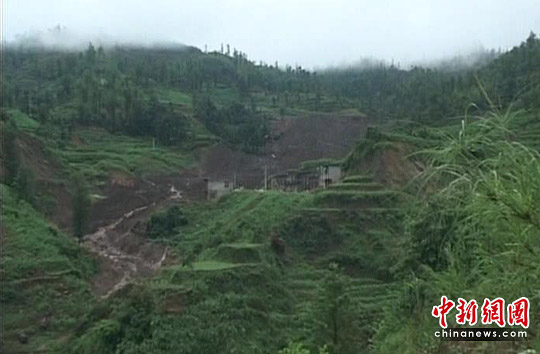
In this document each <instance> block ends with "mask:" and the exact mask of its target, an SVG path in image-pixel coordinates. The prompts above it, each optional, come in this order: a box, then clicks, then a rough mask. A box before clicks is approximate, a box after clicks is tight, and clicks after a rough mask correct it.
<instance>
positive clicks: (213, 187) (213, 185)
mask: <svg viewBox="0 0 540 354" xmlns="http://www.w3.org/2000/svg"><path fill="white" fill-rule="evenodd" d="M205 181H206V199H208V200H210V199H215V198H219V197H221V196H223V195H226V194H229V193H231V192H232V191H233V189H234V183H232V182H231V181H229V180H228V179H225V180H216V181H210V179H208V178H206V179H205Z"/></svg>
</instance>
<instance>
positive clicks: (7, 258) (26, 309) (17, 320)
mask: <svg viewBox="0 0 540 354" xmlns="http://www.w3.org/2000/svg"><path fill="white" fill-rule="evenodd" d="M2 226H3V230H2V242H3V249H2V306H3V318H2V322H3V327H4V330H5V332H4V333H3V349H4V352H6V353H11V352H19V350H22V351H23V352H26V351H27V350H35V349H38V348H41V349H44V348H50V346H51V345H54V344H55V343H56V341H57V340H58V339H59V338H60V339H62V338H64V339H66V336H69V335H70V334H71V333H72V330H73V329H74V328H75V327H76V326H77V325H78V323H79V317H80V316H82V315H83V314H84V313H86V312H88V310H89V306H90V305H91V304H92V302H93V296H92V295H91V294H90V292H89V286H88V283H87V282H86V279H88V277H89V276H90V275H91V274H92V273H93V272H94V269H95V267H94V264H93V262H92V260H91V259H90V258H89V257H88V256H87V255H86V254H85V253H84V251H82V249H81V248H80V247H79V246H78V245H77V244H76V242H75V240H74V239H73V238H70V237H68V236H67V235H65V234H63V233H62V232H60V231H58V230H57V229H56V228H55V227H54V226H52V225H51V224H49V223H48V222H47V221H46V220H45V219H44V218H43V217H42V216H41V215H40V214H39V213H38V212H36V211H35V210H34V209H33V208H32V206H31V205H29V204H28V203H26V202H24V201H20V200H17V198H16V196H15V193H14V191H13V190H12V189H10V188H9V187H7V186H4V185H2ZM23 334H24V336H27V337H28V339H29V342H28V344H26V345H22V344H20V343H19V341H18V336H21V335H23Z"/></svg>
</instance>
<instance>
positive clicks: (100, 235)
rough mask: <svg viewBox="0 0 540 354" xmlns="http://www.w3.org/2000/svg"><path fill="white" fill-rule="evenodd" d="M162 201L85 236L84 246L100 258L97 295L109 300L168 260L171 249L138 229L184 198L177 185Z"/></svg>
mask: <svg viewBox="0 0 540 354" xmlns="http://www.w3.org/2000/svg"><path fill="white" fill-rule="evenodd" d="M169 191H170V195H169V196H168V197H167V198H165V199H164V200H162V201H159V202H152V203H150V204H148V205H145V206H142V207H138V208H135V209H133V210H131V211H128V212H127V213H125V214H124V215H122V216H121V217H120V218H119V219H118V220H116V221H114V222H113V223H112V224H110V225H108V226H104V227H100V228H99V229H98V230H97V231H96V232H94V233H91V234H88V235H85V236H84V237H83V241H82V245H83V246H84V247H85V248H86V249H87V250H88V251H89V252H91V253H92V254H94V255H96V256H97V258H98V259H99V272H98V274H97V275H96V276H95V277H94V279H93V281H92V288H93V291H94V292H95V293H96V295H98V296H100V297H101V298H107V297H110V296H111V295H113V294H115V293H116V292H117V291H119V290H121V289H122V288H124V287H125V286H126V285H128V284H129V283H130V282H132V281H133V280H135V279H136V278H139V277H144V276H150V275H152V274H154V273H155V272H156V271H157V270H159V269H160V268H161V266H162V264H163V262H165V260H166V259H167V257H168V252H169V251H168V248H167V247H165V246H163V245H160V244H156V243H149V242H147V241H146V240H145V238H144V235H140V234H139V233H138V232H136V231H135V229H136V228H137V227H138V226H139V225H140V223H141V222H144V221H145V220H146V219H147V218H148V216H149V215H150V214H151V213H152V212H153V211H155V210H157V209H159V208H162V207H165V206H166V205H167V204H169V203H170V202H174V201H178V200H180V199H181V198H182V195H181V191H179V190H177V189H176V187H175V186H174V185H172V186H171V187H170V190H169Z"/></svg>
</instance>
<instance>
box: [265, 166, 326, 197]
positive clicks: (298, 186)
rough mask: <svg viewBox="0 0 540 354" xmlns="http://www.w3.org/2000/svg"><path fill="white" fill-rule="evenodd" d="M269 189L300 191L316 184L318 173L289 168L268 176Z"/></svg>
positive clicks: (312, 187)
mask: <svg viewBox="0 0 540 354" xmlns="http://www.w3.org/2000/svg"><path fill="white" fill-rule="evenodd" d="M269 180H270V189H273V190H281V191H286V192H302V191H306V190H311V189H314V188H316V187H317V186H318V180H319V178H318V175H317V173H316V171H313V170H289V171H287V172H286V173H280V174H277V175H273V176H270V178H269Z"/></svg>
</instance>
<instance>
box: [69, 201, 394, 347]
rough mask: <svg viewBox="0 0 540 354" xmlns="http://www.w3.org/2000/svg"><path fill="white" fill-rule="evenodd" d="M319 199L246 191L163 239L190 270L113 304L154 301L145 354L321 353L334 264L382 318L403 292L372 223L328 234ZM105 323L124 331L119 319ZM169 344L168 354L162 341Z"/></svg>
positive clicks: (349, 221) (350, 222) (203, 207)
mask: <svg viewBox="0 0 540 354" xmlns="http://www.w3.org/2000/svg"><path fill="white" fill-rule="evenodd" d="M313 199H314V196H313V194H311V193H282V192H271V191H270V192H264V193H263V192H255V191H243V192H235V193H232V194H231V195H229V196H226V197H224V198H222V199H220V200H219V201H217V202H211V203H208V202H204V203H200V204H195V205H191V206H186V207H185V208H184V209H183V212H184V214H185V216H186V217H187V219H188V220H189V223H188V225H186V226H184V227H181V228H180V229H179V230H178V233H177V234H176V235H174V236H172V237H168V238H166V239H162V240H161V241H162V242H166V243H167V244H168V245H169V247H170V248H171V249H173V250H174V251H175V253H176V254H177V255H178V256H179V257H180V258H181V259H183V260H184V262H183V263H184V264H180V263H179V264H175V265H171V266H168V267H166V268H165V269H163V271H162V272H161V273H160V275H158V276H157V277H155V278H153V279H151V280H148V281H145V282H142V283H140V284H139V285H138V286H137V287H135V289H134V290H132V291H131V293H130V294H127V295H124V297H123V300H122V301H119V300H118V301H119V302H117V303H116V304H115V305H112V306H113V307H115V306H116V308H119V306H120V307H121V305H119V303H120V302H123V303H125V302H126V301H130V300H126V299H129V298H131V297H133V296H137V295H135V294H137V293H140V292H145V293H150V294H151V295H150V297H151V298H152V301H151V302H152V304H153V307H152V310H151V311H150V312H151V315H149V317H150V319H149V321H150V322H151V323H152V325H151V329H149V332H150V333H154V335H145V336H144V339H143V341H142V343H141V344H140V348H143V349H140V350H146V351H147V352H154V353H167V352H176V353H189V352H194V351H196V352H201V353H213V352H229V351H234V352H237V353H275V352H276V351H277V350H278V349H279V348H281V347H283V346H285V345H286V344H287V343H288V342H289V341H298V340H308V341H310V342H309V345H311V346H318V345H322V344H323V343H324V342H320V341H321V340H327V339H325V338H322V337H321V338H315V339H314V338H313V335H311V334H310V333H311V332H312V331H313V329H314V328H315V327H318V326H319V324H317V321H315V320H314V318H313V311H317V310H316V309H317V308H318V307H319V306H320V305H321V302H320V301H321V300H320V298H321V294H322V289H321V285H322V283H323V279H324V278H326V277H328V276H330V275H331V274H332V272H331V271H330V270H329V268H328V265H329V264H330V263H333V262H335V263H338V264H340V265H341V266H342V267H343V268H344V271H345V273H346V274H345V275H344V276H345V278H346V281H347V283H348V286H347V292H348V293H350V294H351V296H352V297H353V303H354V306H355V308H364V309H365V311H366V312H370V313H371V314H373V315H375V314H376V313H378V311H379V310H380V309H381V308H383V307H384V306H385V305H383V304H384V303H386V302H387V301H393V296H392V295H391V293H392V292H391V289H393V287H394V285H392V283H389V282H388V281H387V280H386V279H385V278H384V277H379V276H378V275H377V274H375V272H373V271H372V270H370V267H373V268H377V267H379V266H380V264H381V263H382V261H381V260H376V259H375V258H374V254H373V252H374V250H375V249H374V248H373V247H375V248H377V247H378V246H377V245H376V243H377V242H376V240H374V239H373V237H372V236H369V235H368V234H367V233H366V232H365V231H366V230H367V228H366V225H367V220H368V219H370V217H368V216H366V218H365V220H366V221H365V222H366V223H362V222H359V221H358V220H359V219H355V218H350V217H349V216H347V215H345V216H344V217H341V216H339V218H340V222H338V221H337V220H334V222H336V225H337V224H339V225H340V226H339V228H335V229H334V228H332V229H331V230H328V231H329V232H330V233H331V235H329V234H327V233H325V232H322V233H321V232H320V231H318V229H317V228H318V226H319V224H328V223H329V222H330V221H329V220H328V219H327V218H328V217H329V216H327V215H325V213H324V212H315V213H314V212H313V210H314V207H315V206H316V205H314V202H313ZM306 210H310V211H308V212H306ZM332 217H335V216H332ZM297 224H301V225H304V224H313V226H312V227H306V228H305V230H303V231H302V230H296V229H295V225H297ZM273 234H277V235H279V236H280V237H282V238H283V239H284V240H285V242H286V245H287V246H286V247H287V250H286V254H285V256H284V257H282V258H281V257H278V256H276V254H275V253H274V252H273V251H272V249H271V247H270V240H271V237H272V236H271V235H273ZM306 240H311V241H310V242H309V244H306V243H305V242H306ZM329 240H334V241H335V243H332V242H333V241H329ZM328 242H330V243H331V244H330V247H329V243H328ZM356 251H358V252H359V253H358V254H356V256H357V257H356V258H354V257H352V256H353V253H354V252H356ZM370 263H372V264H370ZM382 273H384V272H381V274H382ZM372 319H373V318H372V317H370V316H365V317H363V319H362V326H364V327H363V328H364V329H363V330H365V331H367V332H371V331H372V330H373V329H372V327H371V326H372V325H374V322H371V320H372ZM106 320H111V321H115V323H117V322H118V323H120V324H119V325H120V327H122V324H121V314H120V312H119V310H116V311H112V312H111V314H110V315H109V316H108V317H107V319H106ZM102 321H103V320H102ZM100 325H102V322H97V323H94V324H93V327H91V328H89V329H88V330H87V331H86V332H85V334H83V335H82V336H81V337H80V338H78V339H77V340H76V341H75V342H74V344H73V345H75V346H78V345H81V343H88V341H89V338H90V337H89V336H92V335H93V333H94V330H95V328H97V327H99V326H100ZM92 328H93V329H92ZM127 328H128V327H125V328H124V329H120V332H122V331H124V330H126V329H127ZM130 328H131V327H130ZM130 330H131V329H130ZM188 333H189V334H188ZM167 336H170V337H169V338H170V339H169V341H168V344H167V346H163V344H161V343H160V338H164V337H167ZM186 336H187V337H186ZM307 338H309V339H307ZM120 341H121V342H122V345H123V346H124V345H125V346H130V345H132V344H133V343H132V340H131V339H130V338H128V337H126V336H123V337H122V338H121V339H120ZM135 352H136V351H133V353H135ZM128 353H132V352H131V351H128Z"/></svg>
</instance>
